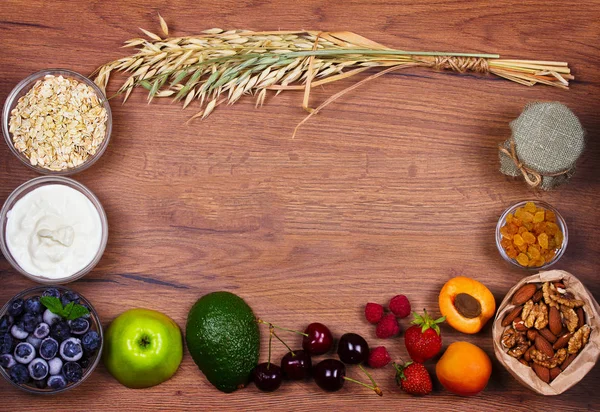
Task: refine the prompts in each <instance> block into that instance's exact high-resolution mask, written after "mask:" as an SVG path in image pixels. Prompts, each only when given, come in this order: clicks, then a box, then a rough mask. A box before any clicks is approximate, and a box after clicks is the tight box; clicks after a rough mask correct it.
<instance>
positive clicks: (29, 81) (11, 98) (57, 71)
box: [2, 68, 112, 176]
mask: <svg viewBox="0 0 600 412" xmlns="http://www.w3.org/2000/svg"><path fill="white" fill-rule="evenodd" d="M46 75H55V76H57V75H63V76H65V77H66V76H68V77H72V78H74V79H75V80H77V81H79V82H83V83H85V84H86V85H88V86H90V87H91V88H92V89H93V90H94V92H95V93H96V95H97V96H98V101H99V102H100V103H101V104H102V105H103V106H104V109H105V110H106V113H107V118H106V134H105V136H104V140H103V141H102V143H101V144H100V146H99V147H98V150H97V151H96V153H95V154H94V155H93V156H90V157H88V159H87V160H86V161H85V162H83V163H82V164H81V165H79V166H77V167H73V168H67V169H64V170H49V169H46V168H43V167H40V166H34V165H32V164H31V162H30V161H29V160H28V159H26V158H25V156H23V155H22V154H21V153H20V152H19V151H18V150H17V149H15V147H14V145H13V143H12V138H11V134H10V131H9V126H8V123H9V121H10V112H11V111H12V109H13V108H14V106H15V105H16V103H17V102H18V99H17V98H16V97H17V95H19V93H21V92H22V91H23V90H25V88H26V87H27V86H28V85H30V87H29V88H31V86H32V85H34V84H35V82H36V81H37V80H40V79H42V78H44V77H45V76H46ZM111 133H112V111H111V109H110V104H109V102H108V99H107V98H106V96H105V94H104V92H103V91H102V90H101V89H100V87H98V85H97V84H96V83H94V82H93V81H92V80H91V79H89V78H88V77H86V76H84V75H82V74H81V73H77V72H76V71H73V70H69V69H61V68H50V69H44V70H40V71H37V72H35V73H32V74H30V75H29V76H27V77H25V78H24V79H23V80H21V81H20V82H19V83H17V85H16V86H15V87H14V88H13V89H12V90H11V92H10V93H9V94H8V96H7V97H6V101H5V102H4V107H3V109H2V134H3V135H4V141H5V142H6V145H7V146H8V148H9V149H10V151H11V152H12V154H13V155H15V157H16V158H17V159H19V160H20V161H21V163H23V164H24V165H26V166H27V167H29V168H30V169H32V170H35V171H36V172H38V173H40V174H43V175H49V176H50V175H51V176H68V175H73V174H75V173H79V172H82V171H84V170H86V169H87V168H89V167H90V166H92V165H93V164H94V163H96V162H97V161H98V159H100V158H101V157H102V155H103V154H104V152H105V151H106V148H107V147H108V143H109V141H110V136H111Z"/></svg>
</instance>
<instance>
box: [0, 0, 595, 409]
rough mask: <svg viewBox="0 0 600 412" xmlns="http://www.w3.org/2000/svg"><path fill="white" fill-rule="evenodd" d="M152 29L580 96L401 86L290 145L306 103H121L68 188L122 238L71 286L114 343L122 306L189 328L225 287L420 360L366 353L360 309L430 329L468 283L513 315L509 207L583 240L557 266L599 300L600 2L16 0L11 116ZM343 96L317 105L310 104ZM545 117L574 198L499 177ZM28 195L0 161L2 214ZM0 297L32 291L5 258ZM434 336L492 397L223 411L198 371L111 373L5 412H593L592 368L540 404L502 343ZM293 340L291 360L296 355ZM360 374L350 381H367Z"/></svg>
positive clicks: (7, 41) (390, 393)
mask: <svg viewBox="0 0 600 412" xmlns="http://www.w3.org/2000/svg"><path fill="white" fill-rule="evenodd" d="M157 11H160V12H161V14H162V15H163V16H164V17H165V18H166V19H167V21H168V22H169V25H170V27H171V31H172V32H174V33H180V34H185V33H194V32H199V31H201V30H203V29H206V28H210V27H215V26H218V27H223V28H249V29H259V30H266V29H284V30H285V29H298V28H306V29H313V28H314V29H323V30H353V31H356V32H357V33H360V34H362V35H364V36H366V37H368V38H372V39H373V40H375V41H378V42H381V43H383V44H386V45H389V46H393V47H397V48H403V49H407V50H423V49H428V50H448V51H473V52H497V53H500V54H502V55H503V57H507V58H508V57H514V58H537V59H545V60H551V59H554V60H565V61H568V62H569V64H570V66H571V67H572V69H573V71H574V74H575V76H576V80H575V81H574V82H573V84H572V87H571V90H569V91H563V90H558V89H553V88H549V87H543V86H536V87H532V88H527V87H523V86H520V85H517V84H513V83H510V82H507V81H504V80H502V79H497V78H493V77H491V76H480V75H458V74H454V73H436V72H432V71H427V70H424V69H411V70H405V71H401V72H395V73H392V74H390V75H388V76H385V77H382V78H379V79H377V80H375V81H372V82H370V83H368V84H366V85H365V86H363V87H361V88H359V89H357V90H356V91H354V92H352V93H350V94H348V95H346V96H344V97H343V98H342V99H341V100H340V101H338V102H336V103H334V104H332V105H330V106H329V107H328V108H327V109H325V110H324V111H322V112H321V113H320V114H319V115H318V116H315V117H314V118H313V119H311V121H310V122H308V123H307V124H306V125H305V126H303V127H302V128H301V129H300V132H299V133H298V135H297V136H296V138H295V139H291V134H292V131H293V128H294V126H295V125H296V124H297V123H298V122H299V121H300V120H301V119H302V118H303V116H304V114H305V112H304V111H303V110H302V109H301V107H300V103H301V99H302V94H301V93H300V92H286V93H283V94H281V95H280V96H278V97H276V98H275V97H268V98H267V101H266V104H265V106H264V107H262V108H260V109H255V108H254V102H253V101H252V99H250V98H247V99H242V100H241V101H240V102H239V103H237V104H236V105H234V106H231V107H222V108H219V109H218V110H217V111H215V112H214V113H213V114H212V115H211V117H210V118H209V119H207V120H206V121H204V122H192V123H191V124H186V123H185V122H186V120H187V119H188V118H189V116H191V115H192V114H193V113H195V112H194V108H191V109H189V110H185V111H182V110H181V108H180V107H179V106H178V105H170V104H169V103H168V102H167V101H158V102H153V104H152V105H146V99H145V96H144V93H143V92H141V91H140V92H136V93H133V95H132V96H131V100H130V101H129V102H128V103H127V104H126V105H121V104H120V102H119V101H118V99H117V100H114V101H113V102H111V106H112V109H113V120H114V128H113V136H112V141H111V143H110V146H109V149H108V151H107V152H106V154H105V155H104V156H103V158H102V159H101V160H100V161H99V162H98V163H97V164H96V165H95V166H94V167H92V168H91V169H89V170H87V171H85V172H82V173H80V174H78V175H76V176H75V178H76V179H77V180H78V181H80V182H82V183H83V184H85V185H87V186H88V187H89V188H90V189H91V190H92V191H94V192H95V193H96V195H97V196H98V197H99V198H100V200H101V201H102V203H103V205H104V207H105V209H106V212H107V215H108V219H109V224H110V237H109V243H108V247H107V249H106V253H105V255H104V257H103V259H102V261H101V262H100V264H99V265H98V267H97V268H96V269H95V270H94V271H93V272H92V273H91V274H90V275H88V276H87V277H86V278H84V279H82V280H80V281H78V282H76V283H74V284H72V287H73V288H74V289H76V290H77V291H79V292H81V293H82V294H84V295H85V296H86V297H88V298H89V299H90V300H91V301H92V302H93V303H94V304H95V306H96V308H97V310H98V311H99V313H100V316H101V318H102V322H103V324H104V326H107V325H108V324H109V323H110V321H111V320H112V319H114V318H115V317H116V316H117V315H118V314H119V313H120V312H122V311H123V310H125V309H128V308H131V307H147V308H152V309H157V310H161V311H163V312H166V313H167V314H169V315H170V316H172V317H173V319H175V320H176V321H177V322H178V323H179V325H181V326H184V325H185V320H186V315H187V311H188V310H189V308H190V306H191V305H192V303H193V302H194V301H195V300H196V299H197V298H198V297H200V296H201V295H203V294H204V293H207V292H210V291H214V290H219V289H223V290H230V291H233V292H235V293H238V294H240V295H241V296H243V297H244V298H245V299H246V300H247V301H248V302H249V303H250V304H251V306H252V307H253V308H254V309H255V311H256V313H257V314H258V315H259V316H260V317H263V318H265V319H267V320H269V321H272V322H275V323H277V324H281V325H285V326H288V327H291V328H298V329H301V328H303V327H304V326H305V324H306V323H307V322H308V321H321V322H324V323H326V324H328V325H330V327H331V329H332V330H333V332H334V333H335V334H337V335H339V334H342V333H344V332H347V331H354V332H358V333H361V334H363V335H364V336H365V337H366V338H367V339H368V340H369V342H370V343H372V344H373V345H380V344H384V345H386V346H387V347H388V349H389V350H390V352H391V353H392V354H393V357H394V358H395V359H398V358H400V357H404V358H407V353H406V351H405V349H404V345H403V341H402V339H401V338H398V339H392V340H388V341H382V340H378V339H377V338H376V337H375V334H374V329H373V327H372V326H370V325H368V324H367V323H366V322H365V321H364V319H363V317H362V306H363V305H364V303H366V302H367V301H379V302H386V301H387V300H388V299H389V298H390V297H391V295H393V294H395V293H405V294H407V295H408V296H409V298H410V299H411V301H412V303H413V306H414V307H415V308H422V307H427V308H429V309H430V310H431V311H434V312H435V311H436V310H437V293H438V291H439V289H440V288H441V286H442V285H443V283H444V282H445V281H446V280H447V279H449V278H451V277H453V276H456V275H458V274H464V275H467V276H471V277H475V278H477V279H479V280H481V281H483V282H484V283H485V284H486V285H488V286H489V287H490V289H491V291H492V292H493V294H494V296H495V298H496V300H497V302H500V300H501V299H502V298H503V297H504V294H505V293H506V291H508V289H509V288H510V287H511V286H512V285H513V284H514V283H516V282H517V281H518V280H519V279H520V278H521V277H522V276H523V275H524V274H525V273H524V272H523V271H520V270H517V269H514V268H512V267H509V266H508V265H507V264H505V263H504V262H503V261H502V260H501V258H500V256H499V255H498V253H497V250H496V247H495V244H494V241H493V235H494V227H495V224H496V220H497V218H498V216H499V215H500V213H501V212H502V211H503V210H504V209H505V208H506V207H508V206H509V205H510V204H512V203H514V202H516V201H519V200H522V199H525V198H535V199H544V200H545V201H548V202H550V203H552V204H554V205H555V206H556V207H558V208H559V210H560V211H561V212H562V213H563V215H564V216H565V218H566V220H567V222H568V225H569V232H570V240H569V247H568V249H567V252H566V254H565V255H564V257H563V258H562V260H561V261H560V262H559V263H558V264H557V265H556V267H557V268H560V269H566V270H569V271H571V272H572V273H574V274H576V275H577V276H578V277H579V278H580V279H581V280H582V281H583V282H584V283H585V284H586V286H587V287H588V288H589V289H590V290H591V292H592V293H593V294H594V295H595V296H596V297H599V296H600V283H599V277H598V272H597V270H598V266H597V260H598V256H600V223H599V222H600V212H599V208H598V205H599V204H600V191H599V188H600V182H599V176H600V170H599V169H600V163H599V162H598V159H599V158H600V156H599V155H600V144H599V143H598V138H597V136H598V134H599V132H600V115H599V114H598V110H597V109H598V103H599V102H598V96H600V73H599V71H598V66H599V63H600V61H599V57H598V56H599V55H600V53H599V52H600V50H599V44H598V41H597V40H598V38H600V26H599V25H598V24H597V21H598V19H599V18H600V3H599V2H598V1H596V0H582V1H579V2H569V1H567V2H560V3H553V4H552V5H550V4H548V2H545V1H540V0H534V1H528V2H522V1H521V2H520V1H516V0H499V1H496V2H493V3H491V2H486V1H482V0H475V1H471V2H464V1H459V0H434V1H422V2H413V1H385V0H373V1H370V2H361V1H358V0H348V1H345V2H322V1H317V0H309V1H304V2H296V3H294V5H293V7H290V3H289V2H283V1H277V0H264V1H255V0H238V1H235V2H233V1H219V2H217V1H204V2H202V3H201V4H200V3H197V2H187V1H183V0H181V1H180V0H176V1H169V2H167V1H160V2H150V1H112V2H100V1H92V2H73V1H66V0H57V1H54V2H52V7H49V6H48V4H47V3H46V2H42V1H39V0H32V1H22V0H6V1H3V2H2V3H1V4H0V35H1V36H2V42H3V48H4V53H2V55H1V56H0V63H1V64H0V103H3V102H4V100H5V99H6V96H7V95H8V93H9V92H10V90H11V89H12V88H13V87H14V85H15V84H16V83H17V82H18V81H19V80H21V79H22V78H23V77H25V76H26V75H27V74H29V73H32V72H34V71H37V70H40V69H43V68H47V67H68V68H71V69H73V70H76V71H79V72H82V73H90V72H91V71H92V70H94V69H95V68H96V66H98V65H100V64H102V63H104V62H106V61H108V60H112V59H114V58H117V57H120V56H122V55H123V54H124V53H125V52H124V51H123V50H121V49H120V48H119V47H120V46H121V44H122V42H123V41H124V40H126V39H128V38H131V37H133V36H136V35H137V33H136V28H137V27H144V28H146V29H151V30H156V29H157V27H158V22H157V18H156V13H157ZM350 84H351V82H349V81H344V82H341V83H339V84H335V85H328V86H326V87H322V88H317V89H315V90H314V93H312V96H311V104H312V105H317V104H318V103H319V102H322V101H323V100H324V99H325V98H327V97H328V96H330V95H331V94H333V93H335V92H337V91H339V90H342V89H343V88H344V87H347V86H348V85H350ZM534 100H559V101H561V102H563V103H565V104H567V105H568V106H569V107H570V108H571V109H573V111H574V112H575V113H576V114H577V115H578V116H579V117H580V119H581V121H582V123H583V125H584V127H585V128H586V129H587V131H588V140H587V149H586V152H585V154H584V156H583V158H582V159H581V161H580V163H579V164H578V169H577V173H576V175H575V177H574V178H573V179H572V182H571V183H570V184H569V185H568V186H566V187H563V188H561V189H560V190H557V191H554V192H550V193H531V192H530V191H529V190H528V189H527V188H526V187H525V186H524V184H523V183H522V182H516V181H514V180H513V179H508V178H506V177H504V176H502V175H501V174H500V173H499V172H498V171H497V168H498V157H497V156H498V155H497V150H496V147H497V145H498V144H499V143H500V142H502V141H503V140H504V139H506V138H507V137H508V136H509V135H510V128H509V125H508V123H509V122H510V121H511V120H512V119H514V118H515V117H517V116H518V114H519V113H520V111H521V110H522V108H523V106H524V105H525V104H526V103H527V102H530V101H534ZM32 177H35V174H34V173H33V172H31V171H28V170H26V169H25V167H23V166H22V165H21V164H20V163H19V162H18V161H17V160H16V159H15V158H14V157H13V156H12V155H11V154H10V152H9V151H8V149H7V147H6V146H4V145H2V146H1V147H0V201H4V200H5V199H6V198H7V197H8V195H9V194H10V192H11V191H12V190H13V189H14V188H15V187H16V186H18V185H19V184H21V183H23V182H25V181H26V180H28V179H30V178H32ZM0 282H2V285H3V287H2V290H0V302H4V301H6V300H8V299H10V297H11V296H12V295H14V294H15V293H17V292H18V291H20V290H22V289H24V288H26V287H29V286H32V285H33V283H32V282H30V281H28V280H26V279H24V278H23V277H21V276H19V275H18V274H17V273H16V272H15V271H14V270H13V269H11V268H10V267H9V265H8V263H7V262H6V260H4V259H0ZM402 325H403V327H404V328H406V327H408V322H403V323H402ZM442 333H443V336H444V345H447V344H449V343H451V342H453V341H457V340H469V341H471V342H473V343H476V344H477V345H479V346H481V347H482V348H483V349H484V350H485V351H486V352H487V353H488V354H489V355H490V356H491V357H492V360H493V374H492V379H491V381H490V384H489V385H488V388H487V389H486V390H485V391H484V392H483V393H482V394H480V395H479V396H477V397H474V398H469V399H466V398H460V397H457V396H453V395H451V394H449V393H448V392H447V391H445V390H443V388H441V387H440V385H439V384H438V383H437V382H436V383H435V393H434V394H433V395H432V396H429V397H426V398H419V399H417V398H412V397H409V396H408V395H406V394H402V393H400V391H399V390H398V389H397V388H396V386H395V383H394V377H393V372H392V371H391V370H389V369H386V370H378V371H375V372H374V376H375V378H376V379H377V380H378V381H379V382H380V384H381V385H382V387H383V390H384V392H385V395H384V397H383V398H378V397H376V396H375V395H373V394H371V393H368V392H367V391H363V390H361V389H360V388H358V387H352V386H351V385H346V387H345V388H344V389H343V390H342V391H340V392H339V393H336V394H326V393H323V392H322V391H320V390H319V389H318V388H317V387H316V385H315V384H314V383H294V384H286V385H284V386H283V387H282V389H281V390H280V391H278V392H276V393H273V394H269V395H265V394H262V393H259V392H258V391H257V390H256V388H254V387H253V386H251V387H249V388H247V389H245V390H243V391H238V392H236V393H234V394H230V395H224V394H220V393H218V392H216V391H215V390H214V389H213V388H212V387H211V386H210V385H209V384H208V383H207V381H206V380H205V379H204V378H203V376H202V375H201V374H200V372H199V371H198V370H197V368H196V367H195V365H194V364H193V362H192V360H191V358H190V356H189V354H188V353H187V352H186V353H185V355H184V361H183V363H182V365H181V368H180V370H179V371H178V373H177V374H176V376H175V377H174V378H173V379H172V380H170V381H168V382H166V383H164V384H162V385H160V386H157V387H155V388H151V389H148V390H142V391H134V390H128V389H125V388H124V387H122V386H120V385H119V384H118V383H117V382H116V381H115V380H114V379H112V377H111V376H110V375H109V374H108V372H107V371H106V370H105V368H104V367H103V366H102V365H100V366H99V367H98V369H97V371H96V372H95V373H94V375H93V377H92V378H90V380H89V381H87V382H85V383H84V384H83V385H82V386H81V387H79V388H77V389H76V390H73V391H72V392H69V393H67V394H64V395H62V396H59V397H30V396H26V395H25V394H22V393H20V392H18V391H15V390H14V389H13V388H12V387H11V386H10V385H8V384H7V383H5V382H0V396H1V398H2V402H3V403H2V409H5V410H20V409H23V408H24V407H25V405H27V407H31V408H32V409H35V410H42V409H45V410H80V409H86V410H106V409H107V405H110V409H114V410H126V409H131V408H136V409H142V410H151V409H154V410H180V409H199V408H204V409H208V410H221V409H222V410H230V409H234V408H235V409H243V410H255V409H265V408H269V409H273V410H314V409H315V408H319V409H334V408H336V409H341V410H357V409H363V410H398V409H416V410H439V409H440V407H441V405H443V407H444V408H445V409H447V410H449V411H463V410H497V409H500V408H502V409H506V408H510V409H511V410H515V411H525V410H527V411H530V410H549V409H556V410H558V408H559V407H560V408H561V410H564V411H580V410H586V409H587V410H594V409H597V407H596V404H597V403H598V402H599V401H600V395H599V394H598V392H597V381H598V379H599V378H600V372H599V370H598V368H595V369H593V370H592V371H591V372H590V373H589V374H588V376H586V377H585V378H584V379H583V381H582V382H580V383H579V384H578V385H577V386H575V387H574V388H573V389H571V390H569V391H568V392H567V393H565V394H563V395H561V396H559V397H542V396H538V395H535V394H534V393H532V392H530V391H528V390H526V389H525V388H523V387H522V386H520V384H519V383H518V382H516V381H515V380H514V379H513V378H512V377H511V376H510V375H509V374H508V373H507V372H506V371H505V370H503V369H502V367H501V365H500V364H499V363H498V362H496V361H495V359H494V357H493V349H492V342H491V328H490V325H487V326H486V327H485V328H484V330H483V331H482V332H481V333H479V334H478V335H476V336H466V335H462V334H460V333H458V332H456V331H454V330H452V329H451V328H450V327H448V326H443V327H442ZM266 338H267V336H266V334H263V343H266ZM289 341H290V342H291V343H292V344H293V345H294V346H297V345H299V341H298V339H297V338H295V337H293V336H290V337H289ZM281 355H283V348H282V347H276V351H275V356H276V357H277V358H278V357H280V356H281ZM263 357H264V356H263ZM433 364H434V363H433V362H430V363H429V364H428V368H429V369H430V372H432V373H433V372H434V368H433ZM349 373H350V374H351V375H352V376H355V377H358V376H359V373H358V371H357V370H356V369H350V370H349ZM84 405H85V406H84Z"/></svg>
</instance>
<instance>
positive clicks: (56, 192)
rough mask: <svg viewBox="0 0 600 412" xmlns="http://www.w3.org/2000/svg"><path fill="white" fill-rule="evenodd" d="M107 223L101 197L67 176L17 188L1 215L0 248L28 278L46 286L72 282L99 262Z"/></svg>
mask: <svg viewBox="0 0 600 412" xmlns="http://www.w3.org/2000/svg"><path fill="white" fill-rule="evenodd" d="M107 241H108V221H107V219H106V213H105V212H104V208H103V207H102V205H101V204H100V201H99V200H98V198H97V197H96V196H95V195H94V194H93V193H92V192H91V191H90V190H89V189H88V188H87V187H85V186H84V185H82V184H81V183H78V182H77V181H75V180H73V179H70V178H67V177H62V176H42V177H37V178H34V179H31V180H30V181H28V182H26V183H24V184H22V185H21V186H19V187H18V188H16V189H15V190H14V191H13V192H12V193H11V194H10V196H9V197H8V199H7V200H6V202H5V203H4V206H2V210H1V211H0V249H1V250H2V254H3V255H4V257H5V258H6V260H8V262H9V263H10V264H11V265H12V266H13V267H14V268H15V269H16V270H17V271H18V272H19V273H21V274H23V275H24V276H26V277H28V278H30V279H32V280H34V281H36V282H39V283H45V284H57V283H68V282H73V281H74V280H77V279H79V278H81V277H82V276H84V275H86V274H87V273H89V272H90V271H91V270H92V269H93V268H94V267H95V266H96V264H97V263H98V262H99V261H100V258H101V257H102V254H103V253H104V249H105V247H106V243H107Z"/></svg>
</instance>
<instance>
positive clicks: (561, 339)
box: [552, 333, 573, 350]
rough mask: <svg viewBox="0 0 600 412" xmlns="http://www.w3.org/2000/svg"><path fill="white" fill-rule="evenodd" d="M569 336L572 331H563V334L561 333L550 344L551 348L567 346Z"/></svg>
mask: <svg viewBox="0 0 600 412" xmlns="http://www.w3.org/2000/svg"><path fill="white" fill-rule="evenodd" d="M571 336H573V334H572V333H565V334H564V335H561V336H560V337H559V338H558V339H556V342H554V345H552V349H554V350H559V349H562V348H564V347H565V346H567V344H568V343H569V339H571Z"/></svg>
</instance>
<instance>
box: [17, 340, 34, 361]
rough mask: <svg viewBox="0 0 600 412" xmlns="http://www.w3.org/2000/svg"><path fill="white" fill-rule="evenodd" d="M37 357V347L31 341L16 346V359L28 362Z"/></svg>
mask: <svg viewBox="0 0 600 412" xmlns="http://www.w3.org/2000/svg"><path fill="white" fill-rule="evenodd" d="M34 358H35V348H34V347H33V345H32V344H31V343H27V342H21V343H19V344H18V345H17V346H15V360H16V361H17V362H19V363H23V364H28V363H29V362H31V361H32V360H33V359H34Z"/></svg>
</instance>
